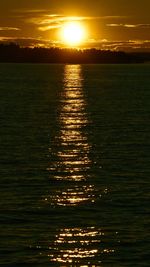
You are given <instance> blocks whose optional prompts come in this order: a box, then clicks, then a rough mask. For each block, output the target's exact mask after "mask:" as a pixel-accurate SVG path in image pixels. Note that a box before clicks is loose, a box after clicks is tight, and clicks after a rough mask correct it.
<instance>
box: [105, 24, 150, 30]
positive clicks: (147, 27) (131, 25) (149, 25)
mask: <svg viewBox="0 0 150 267" xmlns="http://www.w3.org/2000/svg"><path fill="white" fill-rule="evenodd" d="M106 26H108V27H123V28H140V29H141V28H142V29H149V28H150V24H122V23H120V24H117V23H110V24H106Z"/></svg>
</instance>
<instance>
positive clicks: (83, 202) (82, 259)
mask: <svg viewBox="0 0 150 267" xmlns="http://www.w3.org/2000/svg"><path fill="white" fill-rule="evenodd" d="M63 85H64V86H63V90H62V92H61V93H60V100H59V101H60V105H59V109H58V117H57V127H56V128H57V131H56V136H55V138H54V140H53V141H52V143H51V147H50V148H49V151H50V162H49V167H48V172H49V177H50V189H49V194H48V195H46V196H44V197H43V201H44V204H45V205H47V206H48V207H50V211H52V214H54V215H52V220H51V221H54V225H53V223H51V225H50V233H49V236H50V237H49V238H48V236H47V234H46V238H47V240H46V241H42V242H41V244H39V245H38V249H40V251H41V255H42V254H43V255H45V253H46V257H47V255H48V259H49V262H50V264H52V265H55V264H56V265H57V266H82V267H86V266H93V267H94V266H95V267H96V266H102V264H103V262H102V261H103V259H104V258H105V257H108V255H109V256H110V257H111V255H112V254H113V253H114V252H115V249H114V246H113V244H112V241H110V240H115V242H117V241H116V240H117V238H116V234H115V233H113V231H112V232H111V231H110V232H108V233H107V231H106V230H105V231H104V230H102V229H100V228H99V226H98V225H99V222H98V220H95V219H94V218H96V217H95V216H97V215H95V211H96V209H95V202H96V201H97V200H100V198H102V199H103V198H104V197H105V196H106V195H107V194H108V189H107V188H102V189H101V190H100V189H97V187H96V186H95V184H94V183H93V181H92V166H93V162H92V161H91V159H90V151H91V149H92V147H91V145H90V143H89V140H88V131H87V128H88V125H89V118H88V114H87V111H86V97H85V94H84V89H83V85H82V70H81V66H79V65H67V66H65V69H64V80H63ZM91 208H92V209H91ZM91 211H92V212H93V211H94V213H93V214H91ZM82 212H83V214H82ZM53 216H54V218H53ZM102 218H103V216H102V217H99V219H102ZM59 220H60V221H59ZM61 220H62V222H61ZM55 223H56V228H55ZM100 224H101V222H100ZM58 225H59V226H58ZM45 251H46V252H45Z"/></svg>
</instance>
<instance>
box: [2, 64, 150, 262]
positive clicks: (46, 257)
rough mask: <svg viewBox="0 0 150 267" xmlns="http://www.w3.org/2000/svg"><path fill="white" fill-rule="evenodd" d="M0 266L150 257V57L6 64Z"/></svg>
mask: <svg viewBox="0 0 150 267" xmlns="http://www.w3.org/2000/svg"><path fill="white" fill-rule="evenodd" d="M0 126H1V127H0V128H1V130H0V158H1V161H0V199H1V200H0V254H1V256H0V266H3V267H26V266H27V267H49V266H53V267H55V266H56V267H57V266H60V267H75V266H81V267H88V266H90V267H131V266H133V267H135V266H136V267H148V266H150V258H149V255H150V243H149V240H150V231H149V229H150V228H149V227H150V216H149V214H150V213H149V212H150V209H149V207H150V202H149V200H150V65H149V64H130V65H128V64H126V65H125V64H120V65H119V64H118V65H115V64H109V65H107V64H102V65H101V64H97V65H92V64H90V65H86V64H85V65H77V64H76V65H71V64H66V65H63V64H4V63H3V64H0Z"/></svg>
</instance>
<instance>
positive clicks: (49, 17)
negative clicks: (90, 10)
mask: <svg viewBox="0 0 150 267" xmlns="http://www.w3.org/2000/svg"><path fill="white" fill-rule="evenodd" d="M30 12H31V14H32V16H31V14H30V15H29V16H28V17H25V18H24V20H25V21H26V22H27V23H32V24H34V25H36V26H37V28H38V29H39V30H40V31H47V30H51V29H54V28H60V27H62V25H63V24H64V23H66V22H68V21H87V20H106V19H112V18H113V19H118V18H120V16H65V15H61V14H51V13H50V12H48V11H44V10H41V11H38V10H37V12H36V11H35V10H34V12H33V13H32V10H30ZM40 12H41V13H40ZM35 13H36V14H35ZM39 13H40V14H39ZM28 14H29V13H28Z"/></svg>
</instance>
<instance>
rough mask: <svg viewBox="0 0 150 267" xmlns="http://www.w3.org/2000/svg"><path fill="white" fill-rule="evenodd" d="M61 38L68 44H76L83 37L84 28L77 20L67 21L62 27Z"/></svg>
mask: <svg viewBox="0 0 150 267" xmlns="http://www.w3.org/2000/svg"><path fill="white" fill-rule="evenodd" d="M61 35H62V40H63V42H64V43H65V44H67V45H69V46H78V45H80V44H81V43H82V42H83V41H84V39H85V29H84V27H83V26H82V25H81V23H79V22H75V21H72V22H68V23H66V24H64V26H63V29H62V34H61Z"/></svg>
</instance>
